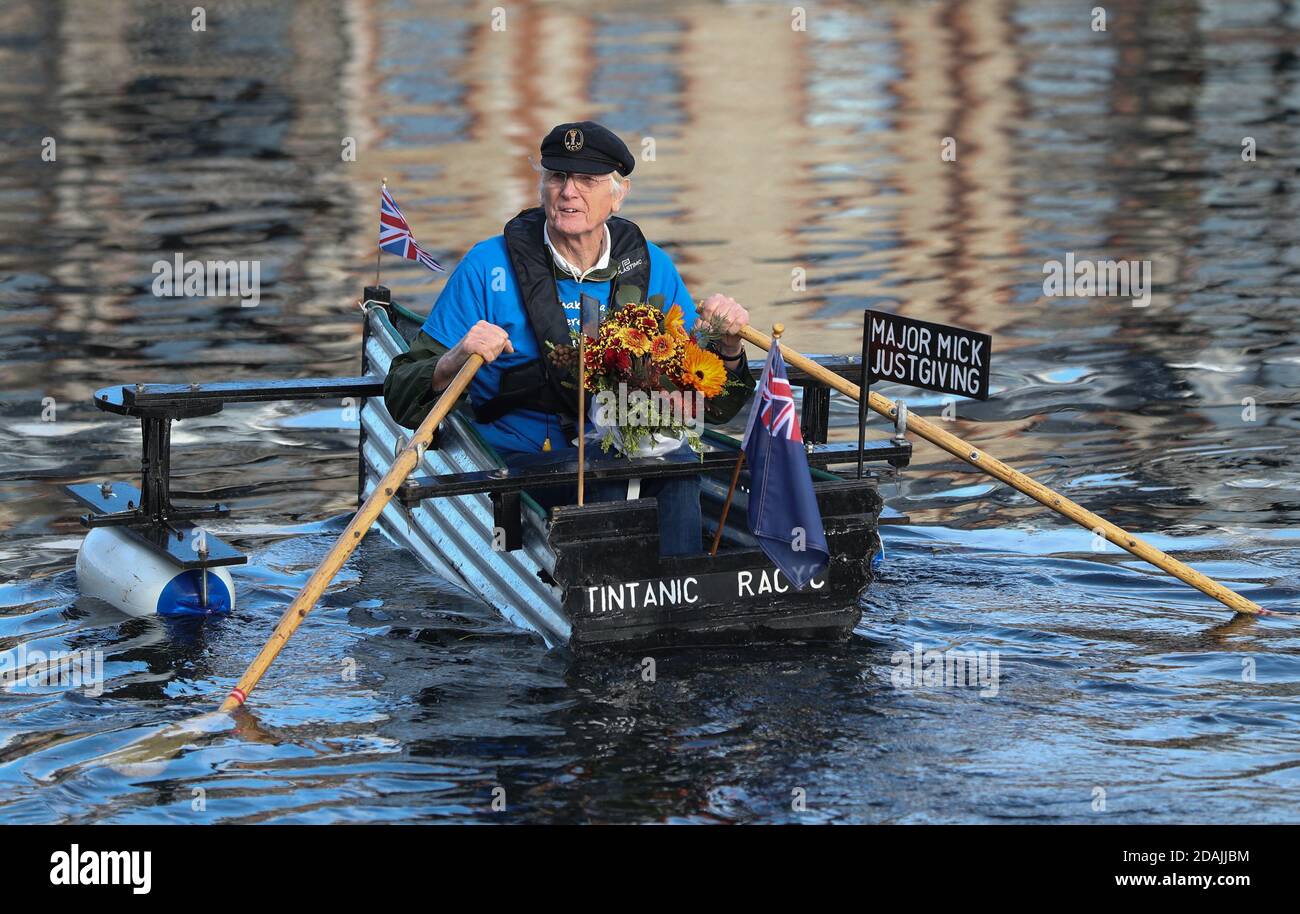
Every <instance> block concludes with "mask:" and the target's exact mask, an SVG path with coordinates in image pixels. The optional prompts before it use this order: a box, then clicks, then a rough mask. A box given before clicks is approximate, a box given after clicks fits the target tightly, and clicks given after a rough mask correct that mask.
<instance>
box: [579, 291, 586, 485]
mask: <svg viewBox="0 0 1300 914" xmlns="http://www.w3.org/2000/svg"><path fill="white" fill-rule="evenodd" d="M586 344H587V328H586V327H584V326H582V302H581V300H579V302H578V504H579V505H581V504H582V498H583V491H584V486H585V484H586V479H585V475H586V470H587V448H586V442H587V416H586V412H587V404H586V398H585V397H584V396H583V394H584V393H586V387H587V357H586Z"/></svg>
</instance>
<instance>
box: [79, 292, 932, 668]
mask: <svg viewBox="0 0 1300 914" xmlns="http://www.w3.org/2000/svg"><path fill="white" fill-rule="evenodd" d="M362 308H363V311H364V328H363V333H362V374H361V375H360V376H358V377H352V378H308V379H300V380H276V381H255V382H218V383H209V384H190V385H178V384H134V385H121V386H113V387H106V388H104V389H102V390H100V391H97V392H96V394H95V404H96V406H98V407H99V408H101V409H104V410H107V411H110V412H115V413H118V414H121V415H126V416H131V417H133V418H138V419H139V420H140V422H141V428H142V434H143V459H142V480H141V486H140V487H139V488H138V489H137V488H136V487H134V486H131V485H128V484H125V483H119V482H114V483H103V484H95V483H82V484H78V485H72V486H69V487H68V491H69V492H70V493H71V494H72V495H73V496H74V497H75V498H77V499H78V500H79V501H80V502H81V503H82V504H84V505H86V506H87V507H88V508H89V509H90V513H89V514H87V515H84V516H83V517H82V523H83V524H84V525H86V526H88V527H90V528H91V532H90V534H89V535H88V536H87V537H86V539H85V541H84V542H83V544H82V546H81V549H80V551H79V553H78V559H77V573H78V580H79V585H80V587H81V589H82V591H83V592H85V593H89V594H91V595H94V596H97V597H100V598H101V599H104V600H107V601H108V602H110V603H112V604H114V605H115V606H117V607H119V608H120V609H122V610H123V611H125V612H127V613H130V614H133V615H143V614H151V613H158V614H161V615H164V616H194V615H200V616H201V615H208V614H219V613H228V612H230V611H231V610H232V609H233V607H234V605H235V589H234V579H233V578H232V577H231V576H230V574H229V571H228V568H229V566H231V565H236V564H242V563H244V562H246V561H247V559H246V557H244V556H243V555H242V554H241V553H239V552H238V551H237V550H235V549H233V548H232V547H231V546H229V545H228V544H227V543H225V542H223V541H222V540H220V539H219V538H218V537H216V536H214V535H212V534H210V533H207V532H205V531H204V530H203V529H202V527H201V526H200V525H198V524H196V523H195V521H199V520H202V519H203V518H209V517H224V516H226V515H227V514H228V513H229V508H228V507H227V506H225V505H221V504H214V505H211V506H207V507H179V506H175V505H172V503H171V500H170V495H169V481H168V479H169V468H170V424H171V422H172V421H176V420H180V419H185V418H190V417H194V416H203V415H210V414H212V413H215V412H218V411H220V410H221V409H222V407H223V406H224V405H225V404H226V403H245V402H254V401H266V400H304V399H342V398H348V397H350V398H355V399H357V400H358V401H359V402H360V403H361V404H362V405H361V408H360V413H359V415H360V442H359V450H360V460H359V471H358V500H359V502H360V501H362V500H364V499H365V498H366V497H367V496H368V495H369V494H370V493H371V492H372V491H373V490H374V487H375V486H376V485H377V483H378V482H379V481H380V480H381V479H382V477H383V476H384V474H385V473H386V472H387V470H388V469H389V467H390V466H391V464H392V463H393V460H394V458H395V455H396V454H397V453H398V452H400V451H401V449H402V448H403V447H404V446H405V445H406V443H407V440H408V438H407V436H408V435H409V431H408V430H407V429H405V428H403V427H401V426H399V425H398V424H397V423H396V422H395V421H394V420H393V418H392V417H391V416H390V415H389V414H388V411H387V409H386V408H385V406H384V400H383V379H384V376H385V375H386V373H387V371H388V367H389V364H390V363H391V361H392V359H393V358H394V357H395V356H396V355H397V354H398V353H400V352H403V351H405V350H406V349H407V348H408V344H409V341H410V340H412V339H414V337H415V335H416V334H417V333H418V332H419V329H420V326H421V325H422V324H423V321H424V318H423V317H421V316H420V315H418V314H414V313H413V312H410V311H408V310H406V309H405V308H402V307H401V306H400V305H398V304H396V303H394V302H392V301H391V300H390V296H389V294H388V290H387V289H385V288H383V287H367V289H366V293H365V295H364V296H363V304H362ZM818 362H819V363H820V364H821V365H823V367H827V368H830V369H831V370H833V371H835V372H836V373H838V374H841V375H843V376H845V377H856V376H857V374H858V372H859V371H860V366H859V365H858V363H857V361H856V360H850V359H847V358H841V357H836V358H825V359H819V360H818ZM761 365H762V363H761V362H756V363H754V364H753V370H754V371H755V372H756V373H757V372H758V371H759V370H761ZM789 375H790V382H791V384H792V385H794V386H799V387H802V388H803V399H802V408H801V420H800V421H801V430H802V432H803V435H804V440H805V442H806V444H807V450H808V461H809V466H810V472H811V473H812V474H813V477H814V490H815V492H816V496H817V501H818V506H819V508H820V510H821V515H822V523H823V526H824V529H825V533H826V540H827V544H828V546H829V548H830V553H831V560H830V564H829V566H828V568H827V570H826V571H825V573H823V574H822V575H821V576H820V577H819V578H815V579H814V580H813V581H812V582H811V583H810V584H809V585H808V586H807V587H806V588H805V589H804V590H802V591H796V590H795V589H794V588H793V587H792V586H791V585H790V584H789V583H788V582H787V581H786V580H785V579H784V577H783V576H782V575H781V573H780V572H779V571H778V570H777V569H776V568H775V567H774V566H773V565H772V564H771V562H769V561H768V559H767V557H766V556H765V555H764V554H763V552H762V550H761V549H760V548H759V546H758V544H757V542H756V541H755V539H754V538H753V537H752V536H751V535H750V534H749V532H748V528H747V523H746V513H747V512H746V508H747V503H746V494H745V493H746V489H747V479H746V478H745V476H744V475H742V477H741V485H740V487H739V489H738V490H737V492H736V495H735V498H734V501H733V504H732V509H731V511H730V513H729V515H728V520H727V523H726V526H725V528H724V531H723V537H722V545H721V548H720V549H719V551H718V553H717V555H714V556H709V555H707V554H704V553H703V552H701V553H700V554H698V555H689V556H676V557H661V556H660V555H659V542H658V538H659V537H658V530H659V526H658V514H657V506H656V504H655V501H654V499H649V498H644V499H634V500H629V501H620V502H606V503H596V504H587V505H585V506H582V507H579V506H577V505H567V506H561V507H558V508H555V509H553V510H552V511H550V512H547V511H546V510H544V509H543V508H542V507H541V506H540V505H538V504H537V502H535V501H534V500H533V499H532V498H530V497H529V495H528V491H529V490H535V489H537V488H539V487H542V486H553V485H562V484H567V485H573V484H576V480H577V469H578V468H577V466H576V463H574V464H569V465H559V466H548V467H545V468H542V469H534V468H528V469H525V470H520V469H506V468H505V467H504V465H503V463H502V461H501V460H500V458H499V457H498V455H497V454H496V453H495V452H494V451H493V449H492V448H491V446H489V445H488V444H487V442H485V441H484V440H483V439H482V438H481V437H480V436H479V435H478V433H477V432H476V431H475V428H474V424H473V422H472V421H470V419H469V418H468V416H467V415H465V414H462V413H461V412H459V411H454V412H453V413H452V414H451V415H450V416H449V417H448V418H447V419H446V420H445V421H444V422H443V423H442V425H441V426H440V427H439V430H438V432H437V434H436V436H435V438H434V440H433V443H432V445H431V446H430V447H429V448H427V449H426V451H425V452H424V454H423V455H422V457H421V460H420V463H419V465H418V467H417V470H416V473H415V474H413V475H412V477H411V478H409V479H408V480H407V482H406V483H405V484H404V485H403V486H402V487H401V489H400V491H399V492H398V493H397V495H396V497H394V498H393V499H392V500H391V501H390V502H389V504H388V505H387V507H386V508H385V509H384V511H383V514H382V515H381V516H380V528H381V529H382V530H383V532H384V534H385V535H386V536H388V537H389V538H390V539H391V540H393V541H394V542H395V543H397V544H399V545H401V546H403V547H404V548H406V549H408V550H409V551H410V552H412V553H413V554H414V555H415V556H417V557H418V558H419V559H420V561H421V562H423V563H424V564H425V565H426V566H427V567H428V568H430V569H431V570H432V571H433V572H435V573H436V574H438V575H439V576H441V577H442V578H444V579H446V580H448V581H451V582H454V583H456V584H459V585H460V586H461V587H463V588H464V589H465V590H467V591H468V592H470V593H471V594H474V595H476V596H478V597H480V598H481V599H482V600H484V601H485V602H486V603H488V604H489V605H491V606H492V607H494V608H495V609H496V610H497V611H498V612H500V613H501V614H502V615H503V616H505V617H506V618H507V619H509V620H510V621H512V622H513V623H515V624H516V625H519V626H521V627H524V628H527V629H531V630H533V631H535V632H537V633H538V634H540V635H541V637H542V638H543V639H545V641H546V643H547V644H548V645H550V646H558V645H567V646H569V647H571V648H573V649H575V650H579V651H581V650H585V649H590V648H599V647H613V648H646V647H666V646H676V645H683V644H701V643H702V644H710V643H726V642H756V641H769V640H778V639H796V640H822V639H833V638H842V637H845V636H847V635H848V633H849V632H851V631H852V629H853V627H854V626H855V625H856V624H857V622H858V620H859V619H860V617H861V612H862V610H861V605H860V602H859V601H860V598H861V596H862V594H863V593H864V591H865V590H866V589H867V587H868V586H869V584H870V583H871V580H872V573H873V570H872V566H873V558H874V557H877V556H878V554H879V552H880V537H879V530H878V526H879V524H880V523H881V513H882V502H881V498H880V495H879V493H878V491H877V476H876V474H875V473H873V472H865V473H859V472H854V471H844V472H841V473H839V474H836V473H832V472H830V471H829V467H830V466H832V465H837V464H838V465H844V464H858V461H859V459H860V457H861V459H862V460H863V461H864V462H873V463H882V462H883V463H887V464H890V465H892V466H893V467H895V468H898V467H903V466H906V465H907V463H908V462H909V460H910V459H911V445H910V443H909V442H907V441H906V440H905V439H904V438H903V437H902V435H901V431H900V434H898V435H896V436H895V437H894V438H892V439H887V440H879V441H868V442H866V443H865V444H864V445H863V448H862V450H861V451H860V449H859V446H858V445H857V444H853V445H842V444H827V443H826V431H827V419H828V415H829V407H830V391H829V389H828V388H827V387H826V386H825V385H823V384H821V383H819V382H817V381H816V380H814V379H813V378H811V377H808V376H806V375H804V374H803V373H801V372H799V371H796V370H793V369H791V370H790V372H789ZM704 440H705V442H706V444H707V446H708V450H707V451H706V452H705V453H704V454H703V455H702V456H701V460H700V462H699V464H694V463H685V464H684V463H677V462H669V461H665V460H663V459H661V458H639V459H634V460H620V461H618V462H617V463H616V464H614V465H609V464H601V465H598V466H596V465H589V466H588V467H587V469H586V471H585V472H586V476H587V478H588V479H591V480H596V479H600V480H623V479H627V480H633V479H642V480H644V479H650V478H657V477H662V476H671V475H680V474H686V473H699V474H701V479H702V488H703V513H704V526H705V528H706V529H703V530H701V544H702V547H703V544H704V538H705V536H706V535H707V536H710V537H711V535H712V533H713V531H714V529H715V528H716V525H717V519H718V516H719V515H720V512H721V505H722V502H723V500H724V498H725V495H726V491H727V488H728V483H729V481H730V476H731V471H732V469H733V467H734V464H735V461H736V457H737V454H738V449H739V442H738V441H737V440H736V439H734V438H731V437H729V436H726V435H723V434H721V433H718V432H716V431H714V430H712V429H710V430H707V431H706V432H705V436H704ZM859 466H860V464H859ZM890 521H892V522H902V521H905V518H902V517H901V516H899V515H892V516H890V517H888V518H887V522H890Z"/></svg>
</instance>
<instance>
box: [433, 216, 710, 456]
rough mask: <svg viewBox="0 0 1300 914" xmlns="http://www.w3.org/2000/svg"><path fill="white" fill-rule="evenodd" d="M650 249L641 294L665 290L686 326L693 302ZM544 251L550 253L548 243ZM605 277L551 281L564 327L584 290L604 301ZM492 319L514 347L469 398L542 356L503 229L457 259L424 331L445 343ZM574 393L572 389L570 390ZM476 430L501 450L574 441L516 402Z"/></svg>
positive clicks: (549, 419) (572, 320)
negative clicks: (645, 287) (561, 306)
mask: <svg viewBox="0 0 1300 914" xmlns="http://www.w3.org/2000/svg"><path fill="white" fill-rule="evenodd" d="M647 247H648V248H649V251H650V289H649V290H648V291H646V290H643V297H644V298H646V299H648V298H650V297H651V296H653V295H662V296H663V302H664V305H663V307H664V310H665V311H667V310H668V309H669V308H671V307H672V306H673V305H674V304H676V305H680V306H681V309H682V317H683V318H684V319H685V326H686V329H687V330H690V328H691V327H692V326H694V324H695V318H696V312H695V302H694V300H692V298H691V295H690V292H688V291H687V289H686V283H684V282H682V278H681V276H680V275H678V273H677V268H676V267H675V266H673V262H672V261H671V260H670V259H669V258H668V255H667V254H665V253H664V252H663V251H662V250H661V249H660V248H659V247H658V246H657V245H655V244H652V243H650V242H647ZM546 256H547V257H548V258H549V257H550V256H551V254H550V251H549V249H548V250H547V252H546ZM609 286H610V281H609V280H605V281H604V282H595V281H592V280H588V281H586V282H578V281H577V280H576V279H573V278H571V277H570V278H565V279H560V280H557V281H556V288H557V289H558V291H559V296H560V301H562V302H563V303H564V310H565V313H566V315H567V316H568V318H569V326H570V327H571V328H572V329H573V330H574V331H575V332H576V331H577V329H578V326H579V320H580V310H579V302H580V301H581V296H582V295H583V294H586V295H590V296H591V297H592V298H595V299H596V300H597V301H599V302H600V303H601V304H602V305H604V304H605V303H606V302H607V301H608V299H609ZM481 320H483V321H487V322H488V323H490V324H496V325H497V326H498V327H500V328H502V329H503V330H505V332H506V333H507V334H508V335H509V336H510V344H511V345H512V346H513V347H514V350H515V351H514V352H513V353H509V352H503V353H501V355H500V356H499V357H498V358H497V359H496V360H495V361H493V362H491V363H489V364H487V365H484V366H483V367H482V368H480V369H479V370H478V373H477V374H476V375H474V380H473V381H471V382H470V386H469V395H470V400H471V401H472V402H473V403H475V404H479V403H483V402H486V401H487V400H490V399H492V398H493V397H494V396H496V395H497V392H498V390H500V387H501V373H502V372H503V371H504V370H505V369H507V368H511V367H513V366H515V365H519V364H522V363H524V362H529V361H532V360H533V359H536V358H540V357H541V351H540V348H539V346H538V342H537V336H536V335H535V334H534V333H533V328H532V326H531V325H530V324H529V323H528V315H527V314H526V313H525V311H524V300H523V296H522V295H521V294H520V292H519V286H518V284H516V282H515V273H514V270H513V269H512V268H511V266H510V257H509V254H508V253H507V251H506V239H505V236H504V235H497V236H496V237H495V238H489V239H487V240H486V241H480V242H479V243H478V244H476V245H474V247H472V248H470V249H469V251H468V253H466V254H465V257H464V258H463V259H462V260H461V262H460V263H459V264H458V265H457V266H456V269H455V270H454V271H452V274H451V276H449V277H448V278H447V285H446V286H444V287H443V290H442V294H440V295H439V296H438V302H437V304H435V305H434V306H433V311H432V312H431V313H430V314H429V317H428V319H427V320H425V322H424V327H423V329H424V332H425V333H427V334H429V336H431V337H433V338H434V339H435V340H437V341H438V342H439V343H441V344H442V345H444V346H446V347H448V348H450V347H452V346H455V345H456V344H457V343H458V342H460V340H461V338H462V337H464V336H465V334H466V333H467V332H468V331H469V328H470V327H473V326H474V324H476V323H477V322H478V321H481ZM574 396H575V398H576V396H577V394H576V391H575V394H574ZM478 430H479V432H480V433H481V434H482V435H483V437H484V438H485V439H487V441H488V442H489V443H490V444H491V445H492V446H493V447H494V448H496V449H497V450H498V451H500V452H502V453H503V454H509V453H517V452H525V453H535V452H537V451H540V450H542V442H543V441H545V440H546V438H547V437H549V438H550V439H551V449H552V450H556V451H559V450H565V449H569V448H572V447H573V445H572V443H571V442H570V441H568V440H561V439H562V438H564V436H563V435H562V434H561V433H560V424H559V422H558V421H557V419H556V417H555V416H552V415H548V414H547V413H543V412H537V411H535V410H527V409H517V410H513V411H511V412H509V413H506V414H505V415H504V416H502V417H501V418H500V419H498V420H497V421H496V422H491V423H487V424H480V425H478Z"/></svg>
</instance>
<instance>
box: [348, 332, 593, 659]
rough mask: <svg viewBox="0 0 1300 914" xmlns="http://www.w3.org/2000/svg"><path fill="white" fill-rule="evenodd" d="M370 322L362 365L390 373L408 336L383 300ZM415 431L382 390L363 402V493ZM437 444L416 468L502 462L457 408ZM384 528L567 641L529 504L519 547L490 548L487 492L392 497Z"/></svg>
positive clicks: (549, 563) (518, 619)
mask: <svg viewBox="0 0 1300 914" xmlns="http://www.w3.org/2000/svg"><path fill="white" fill-rule="evenodd" d="M367 330H368V332H367V335H366V345H365V360H364V361H365V364H364V370H365V372H366V373H370V374H376V375H380V376H382V375H385V374H387V372H388V366H389V364H390V363H391V362H392V359H393V358H394V357H395V356H396V355H397V354H398V353H399V352H404V351H405V350H406V344H405V342H404V341H403V340H402V338H401V336H400V335H399V334H398V333H397V331H396V330H395V329H394V328H393V326H392V324H390V323H389V321H388V318H387V316H386V315H385V314H384V313H383V312H382V310H380V309H378V308H375V309H372V310H371V311H370V313H369V315H368V316H367ZM409 434H410V432H409V431H408V430H407V429H405V428H403V427H402V426H400V425H398V424H397V423H396V422H395V421H394V420H393V418H392V416H390V415H389V414H388V410H387V409H386V408H385V406H384V400H383V398H382V397H379V398H372V399H368V400H367V401H366V402H365V405H364V406H363V408H362V410H361V463H362V470H363V479H364V482H363V486H362V493H361V494H362V497H365V496H367V495H369V494H370V493H371V491H373V489H374V487H375V485H376V484H377V483H378V482H379V480H380V479H381V478H382V476H383V474H384V473H385V472H387V470H388V468H389V467H390V466H391V464H392V461H393V459H394V454H395V453H396V451H397V449H398V448H399V440H400V441H403V442H404V440H405V437H406V436H408V435H409ZM439 445H440V446H439V448H438V449H436V450H435V449H432V448H431V449H429V450H428V451H427V452H426V453H425V455H424V459H423V460H422V462H421V464H420V466H419V468H418V469H417V471H416V474H417V475H428V476H437V475H443V474H449V473H468V472H473V471H476V470H484V469H491V468H493V467H494V466H495V465H496V464H495V463H494V462H493V461H492V459H491V458H490V457H489V456H488V454H487V453H486V452H485V451H484V450H483V449H482V447H481V446H480V445H479V444H478V442H477V441H476V440H475V437H474V435H473V433H472V432H471V431H470V430H469V429H468V427H467V425H466V423H465V420H464V419H462V418H460V417H459V416H453V417H451V418H449V419H448V421H446V422H444V423H443V426H442V432H441V439H440V441H439ZM380 529H381V530H383V532H384V534H385V535H386V536H388V537H389V539H391V540H393V542H395V543H397V544H398V545H399V546H402V547H404V548H406V549H409V550H410V551H411V552H412V553H413V554H415V555H416V556H417V557H418V558H419V559H420V561H421V562H423V563H424V564H425V565H426V566H428V568H429V569H430V570H432V571H433V572H435V573H436V574H437V575H439V576H440V577H442V578H444V579H446V580H448V581H451V582H453V583H456V584H459V585H460V586H461V587H463V588H464V589H465V590H466V591H468V592H469V593H471V594H474V595H476V596H478V597H480V598H481V599H483V600H484V601H486V602H487V603H488V604H490V605H491V606H493V607H494V608H496V610H497V611H498V612H500V613H501V614H502V615H503V616H505V617H506V618H507V619H509V620H510V621H511V622H513V623H514V624H516V625H518V626H520V627H523V628H528V629H532V630H533V631H536V632H538V633H540V634H541V635H542V637H543V638H544V639H545V640H546V643H547V644H548V645H550V646H555V645H561V644H567V643H568V641H569V635H570V625H569V620H568V619H567V618H566V617H565V615H564V613H563V612H562V611H561V609H560V596H561V595H560V591H559V588H557V587H556V586H554V585H553V584H551V583H547V582H549V581H551V576H550V575H551V572H552V571H553V570H554V568H555V556H554V555H553V554H552V552H551V550H550V548H549V547H548V546H547V544H546V533H545V528H544V525H543V521H542V519H541V518H540V517H538V516H537V515H536V513H535V512H532V511H529V510H525V512H524V548H523V549H520V550H517V551H513V552H499V551H493V549H492V541H493V531H494V529H495V525H494V523H493V520H492V502H491V500H490V499H489V497H488V496H487V495H470V496H461V497H456V498H439V499H431V500H429V501H425V502H423V503H422V504H420V505H419V506H418V507H415V508H411V509H407V508H406V507H405V506H403V505H402V504H400V503H399V502H398V501H396V500H394V501H391V502H389V504H388V507H386V508H385V509H384V512H383V514H382V515H381V516H380Z"/></svg>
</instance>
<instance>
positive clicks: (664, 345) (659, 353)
mask: <svg viewBox="0 0 1300 914" xmlns="http://www.w3.org/2000/svg"><path fill="white" fill-rule="evenodd" d="M674 348H675V347H674V346H673V341H672V338H671V337H669V336H668V334H666V333H661V334H659V335H658V336H656V337H655V338H654V339H652V340H651V341H650V358H652V359H654V360H655V361H656V362H658V363H659V364H661V365H662V364H664V363H665V362H667V361H669V360H670V359H672V357H673V349H674Z"/></svg>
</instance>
